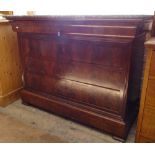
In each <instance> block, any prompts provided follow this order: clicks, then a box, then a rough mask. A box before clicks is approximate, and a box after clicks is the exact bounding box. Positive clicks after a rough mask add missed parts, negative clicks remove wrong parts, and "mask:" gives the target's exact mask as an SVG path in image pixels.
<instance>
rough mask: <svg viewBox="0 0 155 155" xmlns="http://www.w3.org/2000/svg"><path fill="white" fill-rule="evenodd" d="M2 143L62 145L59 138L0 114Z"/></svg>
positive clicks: (0, 137)
mask: <svg viewBox="0 0 155 155" xmlns="http://www.w3.org/2000/svg"><path fill="white" fill-rule="evenodd" d="M0 142H1V143H13V142H14V143H29V142H30V143H61V142H64V141H63V140H61V139H60V138H59V137H57V136H52V135H49V134H47V133H45V132H44V131H42V130H40V129H36V128H33V127H31V126H30V125H27V124H24V123H22V122H20V121H18V120H16V119H14V118H12V117H10V116H8V115H5V114H2V113H0Z"/></svg>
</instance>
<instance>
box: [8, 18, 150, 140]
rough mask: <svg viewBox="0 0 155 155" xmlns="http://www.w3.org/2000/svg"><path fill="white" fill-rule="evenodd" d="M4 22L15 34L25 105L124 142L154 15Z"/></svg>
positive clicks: (132, 112)
mask: <svg viewBox="0 0 155 155" xmlns="http://www.w3.org/2000/svg"><path fill="white" fill-rule="evenodd" d="M7 18H8V19H9V20H10V21H11V23H12V27H13V30H15V31H16V32H17V33H18V39H19V47H20V51H21V58H22V62H23V68H24V82H25V87H24V89H23V91H22V93H21V96H22V100H23V102H24V103H27V104H30V105H33V106H36V107H39V108H41V109H44V110H47V111H49V112H52V113H55V114H58V115H61V116H64V117H66V118H69V119H72V120H76V121H78V122H81V123H83V124H86V125H89V126H92V127H95V128H98V129H100V130H101V131H106V132H108V133H111V134H112V135H113V136H115V137H118V138H120V139H126V137H127V133H128V131H129V127H130V125H131V122H132V121H133V120H134V118H135V116H136V106H137V102H138V100H139V93H140V82H139V81H140V78H141V73H142V64H143V56H144V48H143V43H144V40H145V30H144V25H145V23H146V22H149V21H150V20H151V18H152V17H150V16H68V17H66V16H62V17H60V16H9V17H7ZM137 55H139V56H140V57H137ZM133 92H134V93H133Z"/></svg>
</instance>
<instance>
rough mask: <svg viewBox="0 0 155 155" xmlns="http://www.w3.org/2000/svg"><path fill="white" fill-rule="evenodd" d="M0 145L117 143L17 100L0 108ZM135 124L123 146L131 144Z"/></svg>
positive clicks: (109, 137) (103, 135)
mask: <svg viewBox="0 0 155 155" xmlns="http://www.w3.org/2000/svg"><path fill="white" fill-rule="evenodd" d="M0 122H1V123H0V131H1V132H0V142H70V143H118V142H119V141H116V140H114V139H113V138H112V136H111V135H109V134H106V133H101V132H99V131H97V130H95V129H92V128H89V127H87V126H83V125H81V124H78V123H76V122H73V121H70V120H66V119H64V118H62V117H59V116H56V115H53V114H49V113H47V112H45V111H42V110H39V109H37V108H34V107H31V106H25V105H23V104H21V100H18V101H16V102H14V103H13V104H10V105H9V106H7V107H5V108H2V107H0ZM135 128H136V123H135V124H134V125H133V127H132V129H131V130H130V133H129V136H128V139H127V141H126V142H128V143H133V142H134V140H135Z"/></svg>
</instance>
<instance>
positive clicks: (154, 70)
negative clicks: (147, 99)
mask: <svg viewBox="0 0 155 155" xmlns="http://www.w3.org/2000/svg"><path fill="white" fill-rule="evenodd" d="M150 76H153V77H154V78H155V50H154V51H153V52H152V58H151V66H150Z"/></svg>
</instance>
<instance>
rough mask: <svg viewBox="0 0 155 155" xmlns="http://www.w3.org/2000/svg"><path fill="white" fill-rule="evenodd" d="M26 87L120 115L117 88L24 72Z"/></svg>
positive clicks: (120, 104)
mask: <svg viewBox="0 0 155 155" xmlns="http://www.w3.org/2000/svg"><path fill="white" fill-rule="evenodd" d="M25 83H26V88H30V89H32V90H36V91H40V92H44V93H46V94H50V95H54V96H57V97H61V98H64V99H67V100H70V101H74V102H76V103H77V104H82V105H87V106H90V107H94V108H96V109H101V110H106V111H108V112H113V113H115V114H118V115H121V113H122V108H121V107H122V102H121V92H120V91H119V90H112V89H106V88H103V87H99V86H95V85H90V84H86V83H82V82H78V81H72V80H68V79H62V78H57V77H49V76H46V75H44V76H42V75H39V74H34V73H25Z"/></svg>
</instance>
